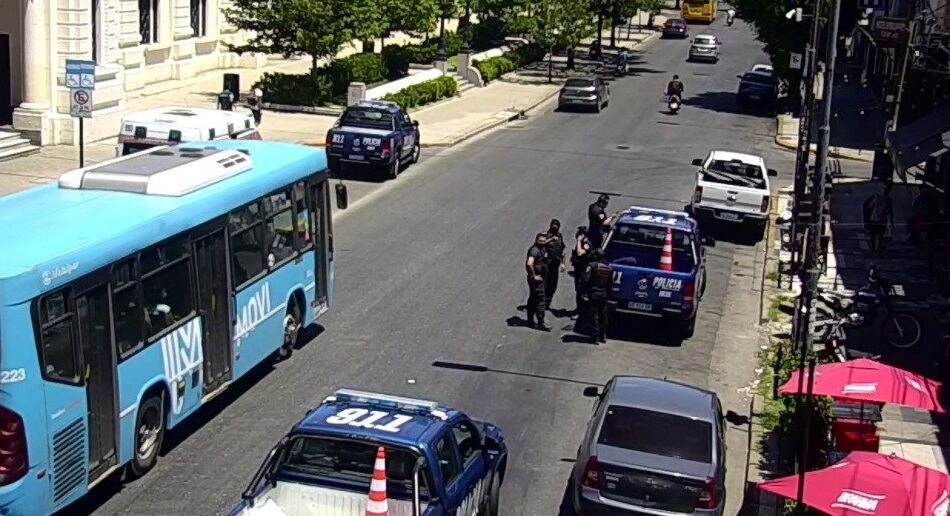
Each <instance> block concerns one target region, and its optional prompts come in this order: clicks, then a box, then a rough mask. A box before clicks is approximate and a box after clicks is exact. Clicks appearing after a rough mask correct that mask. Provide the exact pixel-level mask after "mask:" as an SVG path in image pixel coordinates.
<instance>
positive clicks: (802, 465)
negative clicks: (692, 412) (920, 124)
mask: <svg viewBox="0 0 950 516" xmlns="http://www.w3.org/2000/svg"><path fill="white" fill-rule="evenodd" d="M840 13H841V0H833V2H832V5H831V12H830V13H829V17H828V18H829V19H828V38H827V43H826V45H825V46H826V50H827V52H826V54H825V76H824V81H823V84H822V99H821V125H820V126H819V127H818V149H817V151H818V152H817V153H816V156H815V170H814V174H813V175H812V177H811V185H809V186H810V188H809V196H810V198H811V199H810V201H811V202H810V208H811V210H812V214H811V217H810V222H811V224H809V225H808V226H806V230H805V249H804V251H805V257H804V258H805V259H804V263H803V266H802V274H801V283H802V293H801V296H799V303H798V307H797V310H796V311H795V317H796V318H797V320H796V322H797V325H796V326H797V330H798V331H797V335H796V337H797V339H798V343H799V345H800V346H801V347H800V348H799V353H800V358H799V392H801V383H802V382H801V377H802V376H804V372H805V357H806V355H807V354H808V352H809V351H810V350H811V349H812V334H811V316H812V308H813V305H814V301H815V295H816V294H817V292H818V277H819V276H820V274H821V271H820V270H819V268H818V256H819V253H821V252H822V248H821V236H822V233H823V228H824V224H825V221H824V204H825V173H826V170H827V169H828V145H829V143H830V137H831V100H832V99H831V97H832V91H833V90H834V77H835V60H836V59H837V54H838V22H839V17H840ZM819 14H820V13H819V11H817V10H816V11H815V18H814V19H813V23H814V25H815V26H818V25H819ZM816 39H817V38H816ZM806 157H807V154H806ZM810 380H811V378H810ZM809 409H810V408H809V407H808V402H807V400H805V401H803V400H801V399H799V400H798V402H797V403H796V410H797V412H798V414H797V416H798V418H797V421H798V423H799V424H800V425H801V428H802V435H801V443H800V447H799V460H798V473H799V474H800V475H802V477H801V478H800V480H799V504H798V507H797V510H798V514H804V505H802V504H801V503H800V497H801V493H802V490H803V489H804V485H803V482H804V475H805V472H806V471H807V470H808V439H809V437H810V435H809V434H808V432H809V429H808V417H809V413H808V412H807V411H808V410H809Z"/></svg>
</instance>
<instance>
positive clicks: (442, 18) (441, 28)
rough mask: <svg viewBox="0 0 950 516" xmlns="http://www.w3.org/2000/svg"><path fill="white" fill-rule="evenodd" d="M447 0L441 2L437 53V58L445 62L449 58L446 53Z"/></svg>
mask: <svg viewBox="0 0 950 516" xmlns="http://www.w3.org/2000/svg"><path fill="white" fill-rule="evenodd" d="M445 10H446V5H445V0H440V2H439V50H438V51H437V52H436V53H435V60H436V61H438V62H441V63H445V61H446V59H447V58H448V57H447V56H446V53H445Z"/></svg>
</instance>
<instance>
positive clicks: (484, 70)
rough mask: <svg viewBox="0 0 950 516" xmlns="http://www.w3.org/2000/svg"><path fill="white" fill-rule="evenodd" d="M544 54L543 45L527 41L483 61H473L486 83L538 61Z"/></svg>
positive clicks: (545, 51)
mask: <svg viewBox="0 0 950 516" xmlns="http://www.w3.org/2000/svg"><path fill="white" fill-rule="evenodd" d="M545 54H547V50H545V49H544V48H543V47H541V46H539V45H537V44H535V43H529V44H527V45H521V46H519V47H518V48H515V49H514V50H509V51H508V52H505V53H504V54H502V55H500V56H496V57H490V58H488V59H485V60H484V61H475V68H477V69H478V71H479V73H481V74H482V80H483V81H485V82H486V83H487V82H491V81H493V80H495V79H497V78H499V77H501V76H502V75H504V74H506V73H508V72H513V71H515V70H517V69H519V68H521V67H522V66H525V65H527V64H530V63H533V62H535V61H540V60H541V59H544V55H545Z"/></svg>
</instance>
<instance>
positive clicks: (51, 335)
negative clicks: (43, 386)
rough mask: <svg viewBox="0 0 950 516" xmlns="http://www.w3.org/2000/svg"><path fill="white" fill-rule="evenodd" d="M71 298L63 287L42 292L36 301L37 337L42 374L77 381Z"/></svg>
mask: <svg viewBox="0 0 950 516" xmlns="http://www.w3.org/2000/svg"><path fill="white" fill-rule="evenodd" d="M70 305H71V299H70V296H69V295H68V293H67V291H66V290H61V291H59V292H54V293H52V294H49V295H47V296H45V297H44V298H43V299H42V300H41V302H40V310H39V312H40V334H41V335H40V339H41V341H42V351H43V352H42V358H43V375H44V377H46V378H48V379H50V380H54V381H61V382H67V383H78V382H79V357H78V353H77V350H76V343H77V342H78V341H77V339H76V335H75V331H74V329H73V312H72V310H71V308H70Z"/></svg>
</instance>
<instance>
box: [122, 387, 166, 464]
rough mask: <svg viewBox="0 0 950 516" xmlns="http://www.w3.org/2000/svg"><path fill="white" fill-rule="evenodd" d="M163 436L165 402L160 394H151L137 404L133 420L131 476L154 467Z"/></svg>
mask: <svg viewBox="0 0 950 516" xmlns="http://www.w3.org/2000/svg"><path fill="white" fill-rule="evenodd" d="M164 436H165V404H164V403H162V396H161V395H152V396H150V397H149V398H147V399H145V400H143V401H142V404H141V405H139V410H138V416H137V418H136V421H135V453H134V454H133V455H132V461H131V462H129V472H130V473H131V476H132V477H133V478H135V477H141V476H142V475H144V474H146V473H148V472H149V470H151V469H152V468H153V467H155V463H156V462H158V451H159V450H160V449H161V448H162V438H163V437H164Z"/></svg>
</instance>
